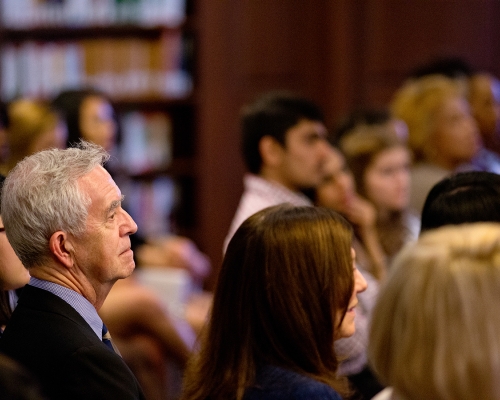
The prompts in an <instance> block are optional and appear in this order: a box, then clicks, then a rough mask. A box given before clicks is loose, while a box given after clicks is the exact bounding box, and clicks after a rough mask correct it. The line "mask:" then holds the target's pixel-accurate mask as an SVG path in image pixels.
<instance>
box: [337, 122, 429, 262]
mask: <svg viewBox="0 0 500 400" xmlns="http://www.w3.org/2000/svg"><path fill="white" fill-rule="evenodd" d="M340 147H341V150H342V152H343V154H344V155H345V157H346V162H347V165H348V167H349V169H350V171H351V172H352V174H353V176H354V179H355V181H356V189H357V192H358V193H359V194H360V195H361V196H363V197H364V198H365V199H367V200H368V201H369V202H371V203H372V204H373V205H374V206H375V208H376V210H377V217H376V229H377V233H378V238H379V240H380V244H381V246H382V249H383V251H384V254H385V256H386V257H387V261H386V262H387V265H388V266H389V265H390V263H391V260H392V258H393V257H394V256H395V254H396V253H397V252H398V251H399V250H400V249H401V248H402V247H403V245H404V244H405V243H407V242H408V241H411V240H414V239H416V238H417V236H418V231H419V227H420V220H419V217H417V216H416V215H415V214H414V213H413V212H412V211H411V210H410V209H409V203H410V185H411V177H410V166H411V154H410V151H409V149H408V148H407V146H406V142H405V141H403V140H400V139H399V137H398V136H396V135H394V134H393V132H391V131H390V130H389V129H388V128H387V127H386V126H384V125H379V126H377V125H372V126H366V125H365V126H360V127H358V128H356V129H354V130H352V131H351V132H350V133H348V134H346V135H345V136H344V137H343V138H342V140H341V142H340Z"/></svg>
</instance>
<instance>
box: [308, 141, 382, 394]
mask: <svg viewBox="0 0 500 400" xmlns="http://www.w3.org/2000/svg"><path fill="white" fill-rule="evenodd" d="M325 174H326V175H325V180H324V182H323V183H322V184H320V185H319V186H318V189H317V190H316V193H315V201H316V204H317V205H318V206H322V207H326V208H330V209H332V210H335V211H337V212H339V213H340V214H342V215H343V216H344V217H345V218H346V219H347V220H348V221H349V222H350V223H351V225H352V226H353V228H354V237H353V248H354V249H355V251H356V265H357V266H358V267H359V269H360V270H361V271H362V273H363V275H364V277H365V278H366V280H367V281H368V288H367V290H366V291H364V292H363V293H360V294H359V296H358V298H359V304H358V308H357V310H356V311H357V315H356V321H355V324H356V332H355V333H354V335H352V336H351V337H348V338H343V339H340V340H337V341H336V342H335V349H336V351H337V353H338V354H339V356H340V358H341V359H342V362H341V363H340V365H339V375H342V376H347V378H348V379H349V383H350V384H351V386H352V388H353V391H354V392H355V395H354V397H353V398H354V399H357V400H361V399H370V398H372V397H373V396H374V395H375V394H376V393H378V392H379V391H380V390H382V388H383V386H381V385H380V384H379V383H378V382H377V380H376V379H375V378H374V376H373V374H372V373H371V371H370V368H369V367H368V363H367V354H366V348H367V345H368V324H369V320H370V315H371V310H372V308H373V306H374V304H375V300H376V297H377V293H378V282H377V280H376V279H375V278H374V276H376V277H377V278H378V279H382V277H383V276H384V275H385V270H386V267H385V257H384V254H383V250H382V247H381V245H380V242H379V239H378V233H377V229H376V210H375V207H374V206H373V205H372V204H371V203H370V202H368V201H367V200H365V199H363V198H362V197H361V196H359V195H358V194H357V193H356V189H355V184H354V178H353V176H352V173H351V172H350V171H349V169H348V168H347V165H346V163H345V159H344V156H343V155H342V153H341V152H340V151H339V150H338V149H336V148H334V147H331V149H330V155H329V157H328V159H327V162H326V164H325Z"/></svg>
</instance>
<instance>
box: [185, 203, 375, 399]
mask: <svg viewBox="0 0 500 400" xmlns="http://www.w3.org/2000/svg"><path fill="white" fill-rule="evenodd" d="M351 244H352V233H351V227H350V226H349V224H348V223H347V221H345V219H344V218H343V217H341V216H340V215H339V214H337V213H335V212H334V211H332V210H328V209H323V208H317V207H309V206H305V207H293V206H291V205H278V206H273V207H269V208H266V209H263V210H261V211H259V212H257V213H255V214H253V215H252V216H251V217H249V218H248V219H247V220H245V221H244V222H243V223H242V225H240V227H239V228H238V229H237V230H236V232H235V234H234V236H233V237H232V239H231V240H230V242H229V245H228V247H227V251H226V253H225V257H224V261H223V263H222V268H221V272H220V275H219V280H218V284H217V287H216V290H215V295H214V305H213V310H212V314H211V318H210V322H209V325H208V327H207V330H206V331H205V332H204V336H203V340H202V343H201V351H200V353H199V354H198V355H197V356H196V357H195V358H194V359H193V360H192V362H191V364H190V367H189V370H188V373H187V375H186V378H185V386H184V393H183V398H184V399H190V400H195V399H206V398H211V399H238V400H240V399H245V400H252V399H285V398H296V399H339V400H340V399H341V397H340V394H339V393H344V392H345V386H344V385H343V382H342V380H341V379H339V378H338V377H337V375H336V369H337V365H338V359H337V356H336V354H335V350H334V346H333V343H334V340H336V339H339V338H341V337H346V336H350V335H352V334H353V333H354V331H355V324H354V321H355V315H356V311H355V306H356V305H357V302H358V301H357V293H358V292H361V291H363V290H364V289H365V288H366V282H365V281H364V279H363V276H362V275H361V274H360V273H359V271H357V269H356V267H355V265H354V263H353V255H354V254H353V252H352V250H351Z"/></svg>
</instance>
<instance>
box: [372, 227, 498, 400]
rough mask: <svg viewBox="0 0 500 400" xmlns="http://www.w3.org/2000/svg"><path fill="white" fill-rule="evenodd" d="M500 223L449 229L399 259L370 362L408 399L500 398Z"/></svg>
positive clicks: (378, 309) (377, 312)
mask: <svg viewBox="0 0 500 400" xmlns="http://www.w3.org/2000/svg"><path fill="white" fill-rule="evenodd" d="M499 288H500V224H494V223H477V224H465V225H461V226H446V227H442V228H439V229H436V230H434V231H429V232H428V233H425V234H424V235H423V236H422V237H421V238H420V239H419V240H418V242H416V243H414V244H412V245H410V246H408V247H406V248H405V249H403V251H402V252H401V253H400V254H399V256H398V257H397V258H396V260H395V262H394V265H393V268H392V269H391V273H390V275H389V278H388V280H387V282H386V283H385V285H384V286H383V288H382V290H381V292H380V294H379V298H378V302H377V304H376V306H375V309H374V314H373V319H372V321H373V322H372V327H371V332H370V342H369V343H370V345H369V350H368V353H369V355H368V356H369V359H370V361H371V363H372V366H373V368H374V370H375V372H376V374H377V375H378V376H379V378H380V379H381V381H382V382H383V383H385V384H387V385H391V386H393V387H394V389H395V390H396V391H397V392H398V393H400V394H402V396H403V397H404V398H406V399H408V400H413V399H424V398H428V399H438V400H440V399H443V400H444V399H453V400H460V399H464V400H465V399H471V398H477V399H483V400H487V399H499V398H500V382H499V381H498V376H500V316H499V315H498V310H499V309H500V291H499Z"/></svg>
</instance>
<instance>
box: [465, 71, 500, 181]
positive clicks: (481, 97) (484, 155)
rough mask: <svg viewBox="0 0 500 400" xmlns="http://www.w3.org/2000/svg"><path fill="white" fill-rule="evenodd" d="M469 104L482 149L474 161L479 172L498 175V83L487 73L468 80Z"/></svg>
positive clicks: (499, 163)
mask: <svg viewBox="0 0 500 400" xmlns="http://www.w3.org/2000/svg"><path fill="white" fill-rule="evenodd" d="M469 102H470V105H471V110H472V115H473V116H474V118H475V119H476V122H477V126H478V128H479V133H480V135H481V138H482V141H483V147H482V148H481V150H480V152H479V154H478V155H477V156H476V158H475V159H474V162H473V163H474V165H476V166H477V167H478V168H479V169H480V170H483V171H490V172H495V173H497V174H498V173H500V81H499V80H498V79H497V78H496V77H494V76H493V75H491V74H489V73H487V72H477V73H475V74H473V75H472V76H471V78H470V79H469Z"/></svg>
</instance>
